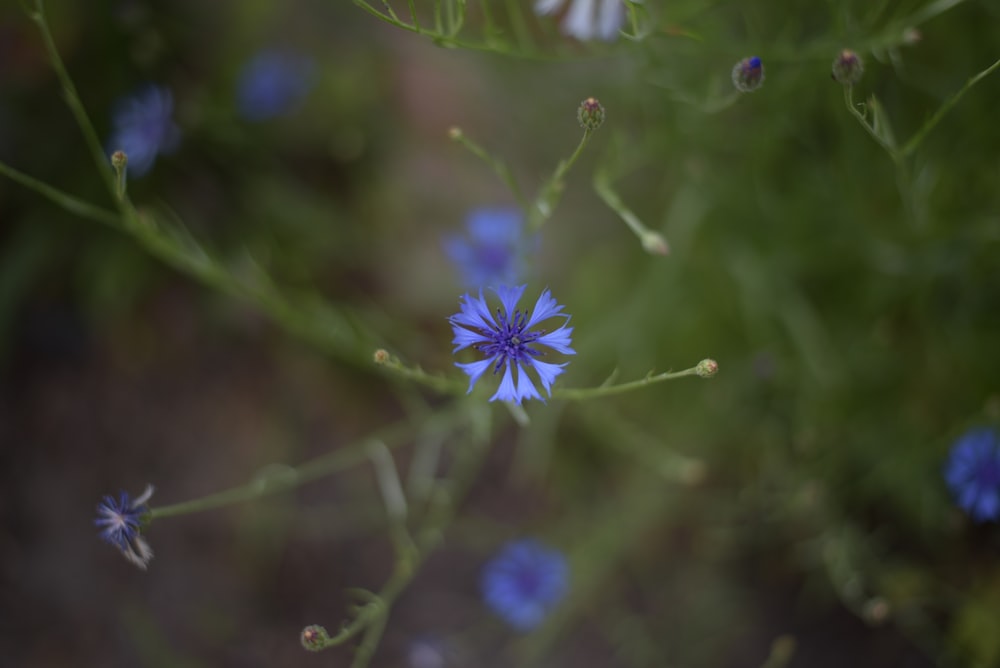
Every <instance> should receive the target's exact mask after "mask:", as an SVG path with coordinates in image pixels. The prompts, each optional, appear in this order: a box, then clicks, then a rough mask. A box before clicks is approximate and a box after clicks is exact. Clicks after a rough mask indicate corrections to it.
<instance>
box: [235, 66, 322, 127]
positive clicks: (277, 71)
mask: <svg viewBox="0 0 1000 668" xmlns="http://www.w3.org/2000/svg"><path fill="white" fill-rule="evenodd" d="M315 69H316V68H315V63H314V62H313V60H312V59H311V58H308V57H306V56H303V55H300V54H295V53H288V52H284V51H262V52H261V53H258V54H257V55H256V56H254V57H253V58H251V59H250V61H249V62H247V64H246V65H245V66H244V67H243V71H242V72H241V73H240V77H239V81H238V82H237V86H236V106H237V108H238V109H239V112H240V115H241V116H243V118H245V119H247V120H248V121H263V120H267V119H269V118H274V117H276V116H281V115H283V114H287V113H288V112H290V111H292V110H293V109H294V108H295V107H297V106H298V105H299V104H300V103H301V102H302V101H303V100H304V99H305V98H306V96H307V95H308V94H309V91H311V90H312V88H313V85H314V83H315V80H314V77H313V74H314V71H315Z"/></svg>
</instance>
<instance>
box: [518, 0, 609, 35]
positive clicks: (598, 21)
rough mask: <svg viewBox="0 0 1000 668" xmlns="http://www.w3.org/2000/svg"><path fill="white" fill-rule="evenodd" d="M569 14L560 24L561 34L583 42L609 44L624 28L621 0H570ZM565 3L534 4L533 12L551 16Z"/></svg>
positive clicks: (557, 0) (541, 0) (540, 0)
mask: <svg viewBox="0 0 1000 668" xmlns="http://www.w3.org/2000/svg"><path fill="white" fill-rule="evenodd" d="M569 3H570V5H569V10H567V12H566V16H565V18H563V21H562V30H563V32H564V33H566V34H567V35H569V36H570V37H575V38H576V39H579V40H582V41H589V40H592V39H602V40H604V41H607V42H609V41H611V40H613V39H616V38H617V37H618V31H619V30H621V27H622V25H624V24H625V3H624V2H623V1H622V0H569ZM564 4H566V0H537V1H536V2H535V12H536V13H538V14H541V15H546V14H554V13H555V12H557V11H559V9H560V8H561V7H562V6H563V5H564Z"/></svg>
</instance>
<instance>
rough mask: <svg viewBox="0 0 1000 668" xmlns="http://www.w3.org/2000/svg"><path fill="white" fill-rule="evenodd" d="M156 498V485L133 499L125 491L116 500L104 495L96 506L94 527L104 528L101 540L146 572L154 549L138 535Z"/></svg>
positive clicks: (148, 486)
mask: <svg viewBox="0 0 1000 668" xmlns="http://www.w3.org/2000/svg"><path fill="white" fill-rule="evenodd" d="M152 495H153V486H152V485H147V486H146V489H145V491H144V492H143V493H142V495H141V496H139V497H138V498H136V499H135V500H132V499H131V498H129V495H128V494H127V493H125V492H121V493H120V495H119V496H118V498H117V499H115V498H114V497H113V496H110V495H109V496H105V497H104V499H103V500H101V502H100V503H99V504H97V519H96V520H94V524H95V525H97V526H99V527H101V538H103V539H104V540H105V541H107V542H108V543H110V544H111V545H114V546H115V547H117V548H118V550H119V551H120V552H121V553H122V554H123V555H125V558H126V559H128V560H129V561H131V562H132V563H133V564H135V565H136V566H138V567H139V568H141V569H142V570H146V565H147V564H148V563H149V560H150V559H152V558H153V549H152V548H151V547H150V546H149V543H147V542H146V539H145V538H143V537H142V534H141V533H139V532H140V529H141V528H142V527H141V523H142V516H143V515H144V514H145V513H148V512H149V507H148V506H146V502H147V501H149V497H151V496H152Z"/></svg>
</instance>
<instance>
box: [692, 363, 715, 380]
mask: <svg viewBox="0 0 1000 668" xmlns="http://www.w3.org/2000/svg"><path fill="white" fill-rule="evenodd" d="M694 372H695V373H696V374H698V375H699V376H700V377H702V378H711V377H712V376H714V375H715V374H717V373H719V363H718V362H716V361H715V360H712V359H704V360H702V361H700V362H698V364H697V365H696V366H695V367H694Z"/></svg>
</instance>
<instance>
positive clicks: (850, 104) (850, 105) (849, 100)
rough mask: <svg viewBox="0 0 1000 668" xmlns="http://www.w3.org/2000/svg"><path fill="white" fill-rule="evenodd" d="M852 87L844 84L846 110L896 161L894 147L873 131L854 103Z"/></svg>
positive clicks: (897, 154)
mask: <svg viewBox="0 0 1000 668" xmlns="http://www.w3.org/2000/svg"><path fill="white" fill-rule="evenodd" d="M853 89H854V87H853V86H844V104H845V105H846V106H847V110H848V111H849V112H851V115H852V116H854V118H855V119H857V121H858V123H860V124H861V127H863V128H864V129H865V132H867V133H868V134H869V135H870V136H871V138H872V139H874V140H875V141H876V142H877V143H878V145H879V146H881V147H882V148H883V149H885V151H886V152H887V153H888V154H889V157H890V158H892V161H893V162H896V163H898V162H899V159H900V156H899V153H898V151H897V150H896V147H895V146H893V145H892V144H890V143H889V142H888V141H886V140H885V139H884V138H883V137H881V136H879V134H878V133H877V132H876V131H875V128H874V127H873V126H872V125H871V124H870V123H869V122H868V118H867V116H866V115H865V114H862V113H861V112H860V111H858V109H857V107H856V106H855V104H854V96H853Z"/></svg>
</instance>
